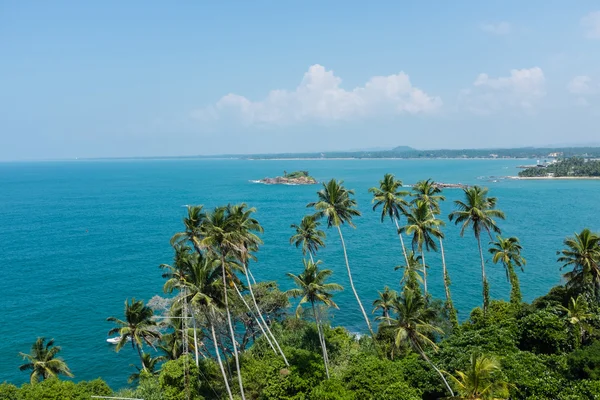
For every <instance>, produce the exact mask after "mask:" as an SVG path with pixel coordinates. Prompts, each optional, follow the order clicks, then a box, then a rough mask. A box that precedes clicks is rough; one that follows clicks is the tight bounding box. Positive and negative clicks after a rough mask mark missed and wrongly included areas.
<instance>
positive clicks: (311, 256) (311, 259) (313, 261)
mask: <svg viewBox="0 0 600 400" xmlns="http://www.w3.org/2000/svg"><path fill="white" fill-rule="evenodd" d="M308 255H309V256H310V262H311V263H313V264H314V263H315V259H314V258H313V255H312V253H311V252H310V251H309V252H308Z"/></svg>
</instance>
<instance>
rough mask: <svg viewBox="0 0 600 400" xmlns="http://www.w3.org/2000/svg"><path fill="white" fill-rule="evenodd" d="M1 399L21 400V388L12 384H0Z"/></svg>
mask: <svg viewBox="0 0 600 400" xmlns="http://www.w3.org/2000/svg"><path fill="white" fill-rule="evenodd" d="M0 399H4V400H19V388H17V387H16V386H15V385H12V384H10V383H6V382H4V383H0Z"/></svg>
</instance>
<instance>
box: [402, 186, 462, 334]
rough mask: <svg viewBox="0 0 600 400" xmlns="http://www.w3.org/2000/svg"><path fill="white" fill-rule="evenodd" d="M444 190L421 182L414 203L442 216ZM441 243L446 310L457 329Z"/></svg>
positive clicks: (441, 239) (444, 254)
mask: <svg viewBox="0 0 600 400" xmlns="http://www.w3.org/2000/svg"><path fill="white" fill-rule="evenodd" d="M441 192H442V190H441V189H440V187H439V186H438V185H437V184H436V183H435V182H434V181H433V180H431V179H427V180H425V181H419V182H417V183H416V184H415V185H414V186H413V196H414V197H415V199H414V200H413V203H415V202H417V201H422V202H424V203H425V204H427V206H428V207H429V209H430V210H431V213H432V214H433V218H436V215H439V214H440V212H441V211H440V202H441V201H444V200H446V198H445V197H444V196H443V195H441V194H440V193H441ZM438 239H439V243H440V254H441V255H442V278H443V280H444V291H445V294H446V309H447V310H448V315H449V317H450V321H451V322H452V326H453V327H454V328H455V329H456V328H458V317H457V314H456V309H455V308H454V302H453V301H452V296H451V294H450V284H451V282H450V274H449V273H448V268H447V267H446V253H445V251H444V240H443V238H441V237H440V238H438Z"/></svg>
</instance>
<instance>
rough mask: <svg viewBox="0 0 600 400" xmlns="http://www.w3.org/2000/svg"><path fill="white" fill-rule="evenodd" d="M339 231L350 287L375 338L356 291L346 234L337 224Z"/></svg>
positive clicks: (373, 336)
mask: <svg viewBox="0 0 600 400" xmlns="http://www.w3.org/2000/svg"><path fill="white" fill-rule="evenodd" d="M337 230H338V233H339V234H340V240H341V241H342V249H343V250H344V259H345V260H346V269H347V270H348V279H349V280H350V287H351V288H352V292H354V296H355V297H356V301H357V302H358V306H359V307H360V311H362V314H363V317H364V318H365V321H366V323H367V327H368V328H369V332H370V333H371V337H372V338H373V340H375V333H374V332H373V328H371V322H370V321H369V317H367V313H366V312H365V308H364V307H363V305H362V303H361V301H360V297H358V293H357V292H356V288H355V287H354V282H353V281H352V272H351V271H350V263H349V262H348V253H347V252H346V244H345V243H344V235H342V229H341V228H340V227H339V225H338V226H337Z"/></svg>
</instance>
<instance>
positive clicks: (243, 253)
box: [228, 203, 290, 367]
mask: <svg viewBox="0 0 600 400" xmlns="http://www.w3.org/2000/svg"><path fill="white" fill-rule="evenodd" d="M228 212H229V215H230V217H231V218H233V219H234V226H235V229H237V230H238V233H239V234H240V242H239V244H238V246H237V251H236V254H237V259H238V261H239V262H240V264H241V266H242V270H243V272H244V276H245V277H246V283H247V284H248V290H249V292H250V297H251V298H252V303H253V304H254V309H255V310H256V314H257V315H258V319H256V323H257V324H258V326H259V327H260V329H261V331H264V330H266V334H265V335H264V336H265V338H266V339H267V342H268V343H269V344H271V346H272V343H274V344H275V346H276V347H277V350H275V349H273V351H275V353H277V351H279V354H280V355H281V357H282V358H283V361H284V363H285V365H286V366H288V367H289V365H290V364H289V363H288V360H287V358H286V356H285V353H284V352H283V350H282V349H281V346H280V345H279V342H278V341H277V338H276V337H275V335H274V334H273V332H272V331H271V328H270V327H269V324H267V322H266V321H265V319H264V317H263V314H262V312H261V310H260V308H259V307H258V302H257V301H256V296H255V295H254V290H253V288H252V282H250V276H249V268H248V265H249V260H250V259H253V258H254V256H253V255H252V252H253V251H256V250H257V249H258V246H259V245H260V244H262V240H261V239H260V238H259V237H258V236H257V234H258V233H262V232H263V228H262V226H261V225H260V223H259V222H258V221H257V220H256V219H255V218H254V217H252V214H253V213H255V212H256V209H255V208H247V205H246V204H245V203H242V204H239V205H235V206H228ZM242 300H243V299H242Z"/></svg>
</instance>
